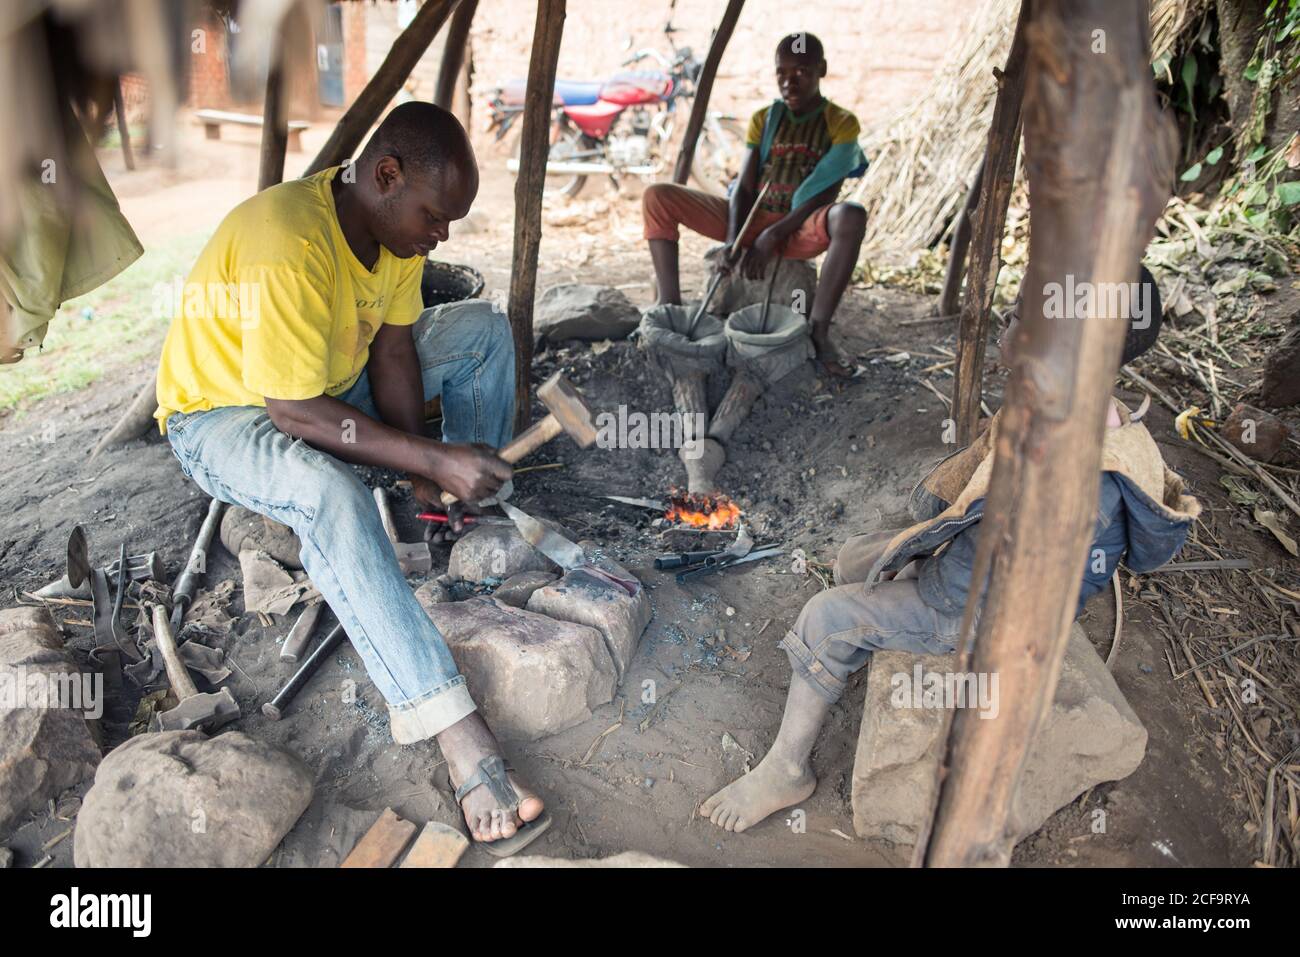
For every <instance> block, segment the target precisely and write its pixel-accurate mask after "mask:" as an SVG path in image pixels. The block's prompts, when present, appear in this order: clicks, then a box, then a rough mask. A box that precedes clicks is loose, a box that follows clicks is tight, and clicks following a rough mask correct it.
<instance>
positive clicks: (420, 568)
mask: <svg viewBox="0 0 1300 957" xmlns="http://www.w3.org/2000/svg"><path fill="white" fill-rule="evenodd" d="M393 552H394V553H395V554H396V555H397V566H398V567H399V568H400V569H401V570H402V574H403V575H427V574H429V572H430V571H432V569H433V553H432V552H431V551H429V546H428V545H427V544H426V543H424V542H393Z"/></svg>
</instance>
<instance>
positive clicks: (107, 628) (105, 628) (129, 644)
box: [90, 543, 144, 669]
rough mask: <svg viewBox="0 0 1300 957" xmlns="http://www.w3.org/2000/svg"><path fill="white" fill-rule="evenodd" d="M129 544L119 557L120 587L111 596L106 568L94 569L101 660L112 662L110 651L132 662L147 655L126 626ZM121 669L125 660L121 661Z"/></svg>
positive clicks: (93, 598) (92, 581)
mask: <svg viewBox="0 0 1300 957" xmlns="http://www.w3.org/2000/svg"><path fill="white" fill-rule="evenodd" d="M125 559H126V544H125V543H123V544H122V546H121V554H120V555H119V557H118V563H117V565H118V570H117V589H116V591H115V593H114V594H113V595H112V597H111V598H110V597H109V587H108V574H107V572H105V571H104V569H102V568H93V569H91V571H90V589H91V601H92V603H93V608H94V610H93V612H92V615H93V620H94V626H95V651H96V652H99V653H100V654H99V659H100V660H101V661H104V662H106V663H108V662H109V659H108V657H106V655H108V654H110V653H111V654H114V655H124V656H126V658H127V660H129V661H131V662H137V661H140V660H141V659H142V658H143V657H144V656H143V655H142V654H140V649H139V648H137V647H136V646H135V642H134V641H132V640H131V639H130V637H129V636H128V635H127V633H126V629H125V628H123V627H122V602H123V601H124V600H125V598H126V560H125ZM117 664H118V667H119V669H120V666H121V659H120V658H118V660H117Z"/></svg>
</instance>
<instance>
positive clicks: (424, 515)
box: [415, 512, 514, 525]
mask: <svg viewBox="0 0 1300 957" xmlns="http://www.w3.org/2000/svg"><path fill="white" fill-rule="evenodd" d="M415 517H416V518H418V519H419V520H420V521H422V522H433V523H434V524H436V525H446V524H448V523H449V522H450V521H451V519H450V518H448V516H447V513H446V512H420V513H419V514H418V515H416V516H415ZM461 522H462V523H463V524H465V525H513V524H514V522H512V521H510V519H508V518H494V517H493V516H491V515H465V516H463V517H462V518H461Z"/></svg>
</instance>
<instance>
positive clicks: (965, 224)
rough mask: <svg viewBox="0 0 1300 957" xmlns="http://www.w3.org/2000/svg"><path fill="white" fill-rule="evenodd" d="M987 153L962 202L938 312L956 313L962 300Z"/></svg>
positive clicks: (949, 253)
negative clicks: (962, 288)
mask: <svg viewBox="0 0 1300 957" xmlns="http://www.w3.org/2000/svg"><path fill="white" fill-rule="evenodd" d="M987 160H988V157H987V155H986V156H985V157H984V158H983V159H981V160H980V165H979V168H978V169H976V170H975V178H974V179H973V180H972V181H971V184H970V189H969V190H967V191H966V201H965V202H964V203H962V206H961V212H960V213H958V214H957V222H956V223H955V224H954V225H953V229H952V248H951V249H950V250H949V252H948V269H947V272H945V273H944V277H943V292H942V293H941V294H940V296H939V316H938V318H943V317H946V316H955V315H956V314H957V312H958V306H959V304H960V302H961V280H962V276H963V275H965V272H966V251H967V250H968V249H969V248H970V236H971V216H972V215H973V214H974V212H975V208H976V207H977V206H978V205H979V198H980V190H981V189H982V188H983V183H984V164H985V163H986V162H987ZM899 324H900V325H902V323H899Z"/></svg>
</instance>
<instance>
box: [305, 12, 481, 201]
mask: <svg viewBox="0 0 1300 957" xmlns="http://www.w3.org/2000/svg"><path fill="white" fill-rule="evenodd" d="M455 3H456V0H427V2H426V3H425V4H424V6H422V7H420V10H419V12H418V13H416V15H415V19H413V20H412V21H411V22H410V24H409V25H408V26H407V27H406V29H405V30H403V31H402V33H401V35H400V36H399V37H398V38H397V39H396V40H394V41H393V45H392V47H390V48H389V50H388V56H386V57H385V58H384V62H383V63H381V64H380V65H379V69H378V70H376V71H375V75H374V76H372V77H371V78H370V82H369V83H367V84H366V87H365V89H364V90H362V91H361V93H360V94H358V96H357V98H356V100H354V101H353V103H352V105H351V106H350V107H348V111H347V112H346V113H344V114H343V116H342V117H341V118H340V119H339V121H338V124H337V125H336V126H335V127H334V131H333V132H332V133H330V138H329V139H328V140H326V141H325V145H324V146H322V147H321V149H320V152H319V153H317V154H316V158H315V159H314V160H312V161H311V165H310V166H308V167H307V172H306V174H305V175H307V176H310V175H311V174H312V173H319V172H320V171H321V170H323V169H325V168H326V167H329V166H337V165H338V164H339V163H341V162H343V161H344V160H345V159H347V158H348V157H349V156H351V155H352V154H353V153H354V152H356V149H357V147H358V146H360V145H361V141H362V140H363V139H364V138H365V135H366V133H367V132H368V131H369V130H370V127H371V126H373V125H374V123H375V120H377V119H378V118H379V114H380V113H382V112H383V111H384V107H386V106H387V105H388V104H389V102H390V101H391V100H392V99H393V97H394V96H396V95H397V91H398V90H400V89H401V88H402V84H403V83H404V82H406V78H407V77H408V76H410V74H411V70H412V69H414V67H415V64H416V63H418V62H419V61H420V57H422V56H424V51H425V50H427V49H428V48H429V44H430V43H432V42H433V38H434V37H435V36H437V34H438V31H439V30H441V29H442V25H443V24H444V23H445V22H446V21H447V17H448V16H449V15H450V14H451V8H452V7H453V6H454V5H455Z"/></svg>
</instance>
